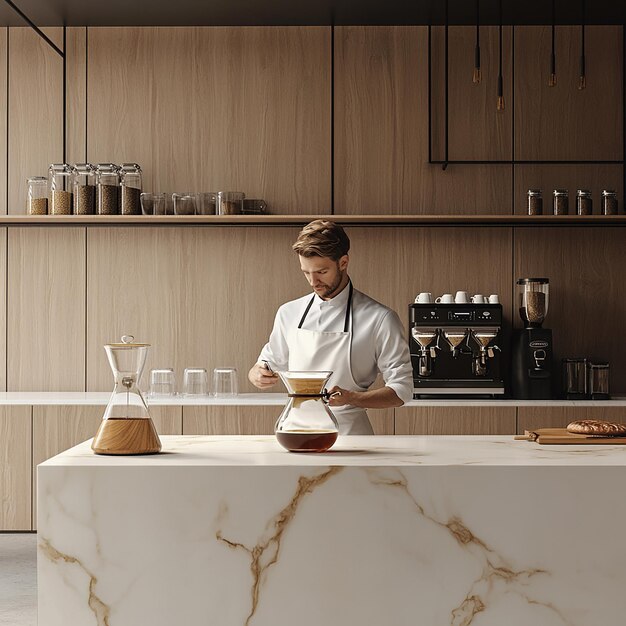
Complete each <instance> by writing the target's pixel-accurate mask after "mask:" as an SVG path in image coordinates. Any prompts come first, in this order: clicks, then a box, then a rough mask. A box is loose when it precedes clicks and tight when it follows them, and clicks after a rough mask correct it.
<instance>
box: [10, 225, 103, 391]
mask: <svg viewBox="0 0 626 626" xmlns="http://www.w3.org/2000/svg"><path fill="white" fill-rule="evenodd" d="M8 246H9V252H8V311H9V319H8V346H7V357H8V358H7V362H8V375H7V389H8V390H9V391H84V390H85V229H84V228H76V227H73V228H46V227H41V228H10V229H9V238H8ZM106 258H107V255H106V254H103V255H102V257H101V260H100V261H99V263H100V264H101V265H103V266H105V267H106V261H105V259H106ZM109 378H110V377H109Z"/></svg>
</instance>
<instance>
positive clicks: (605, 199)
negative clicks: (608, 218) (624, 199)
mask: <svg viewBox="0 0 626 626" xmlns="http://www.w3.org/2000/svg"><path fill="white" fill-rule="evenodd" d="M602 215H617V194H616V193H615V191H614V190H613V189H603V190H602Z"/></svg>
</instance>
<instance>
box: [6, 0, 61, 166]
mask: <svg viewBox="0 0 626 626" xmlns="http://www.w3.org/2000/svg"><path fill="white" fill-rule="evenodd" d="M4 2H5V4H8V5H9V6H10V7H11V8H12V9H13V10H14V11H15V12H16V13H17V14H18V15H19V16H20V17H21V18H22V19H23V20H24V21H25V22H26V23H27V24H28V25H29V26H30V27H31V28H32V29H33V30H34V31H35V32H36V33H37V35H39V37H40V38H41V39H43V40H44V41H45V42H46V43H47V44H48V45H49V46H50V47H51V48H52V49H53V50H54V51H55V52H56V53H57V54H58V55H59V56H60V57H61V60H62V61H63V163H65V162H66V160H67V56H66V54H65V50H67V27H66V26H65V24H64V25H63V50H61V48H59V46H57V45H56V44H55V43H54V41H52V39H50V37H48V35H46V33H44V32H43V31H42V30H41V28H39V27H38V26H37V24H35V22H33V20H31V19H30V18H29V17H28V15H26V13H24V12H23V11H22V10H21V9H20V8H19V7H18V6H17V5H16V4H14V3H13V2H11V0H4Z"/></svg>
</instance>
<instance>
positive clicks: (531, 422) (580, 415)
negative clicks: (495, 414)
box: [517, 402, 626, 434]
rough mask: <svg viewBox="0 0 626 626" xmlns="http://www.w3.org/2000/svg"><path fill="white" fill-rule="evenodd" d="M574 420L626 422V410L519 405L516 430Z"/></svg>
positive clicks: (561, 426)
mask: <svg viewBox="0 0 626 626" xmlns="http://www.w3.org/2000/svg"><path fill="white" fill-rule="evenodd" d="M574 420H607V421H609V422H616V423H618V424H623V423H626V410H625V409H624V407H619V406H602V403H601V402H598V405H597V406H557V407H549V406H521V407H519V409H518V413H517V432H518V433H519V434H522V433H523V432H524V431H525V430H534V429H536V428H565V427H566V426H567V425H568V424H569V423H570V422H573V421H574Z"/></svg>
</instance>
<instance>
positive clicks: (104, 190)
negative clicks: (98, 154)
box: [96, 163, 120, 215]
mask: <svg viewBox="0 0 626 626" xmlns="http://www.w3.org/2000/svg"><path fill="white" fill-rule="evenodd" d="M96 176H97V181H98V182H97V192H96V212H97V213H98V215H119V212H120V208H119V199H120V168H119V167H118V166H117V165H115V163H100V164H99V165H98V167H97V168H96Z"/></svg>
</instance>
